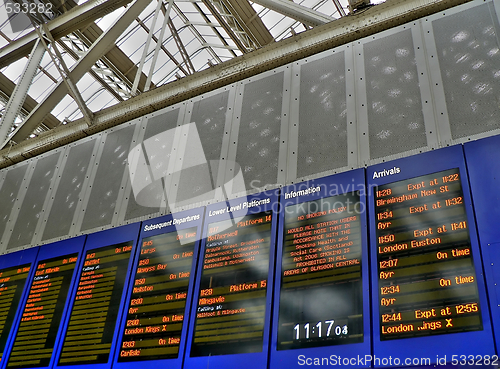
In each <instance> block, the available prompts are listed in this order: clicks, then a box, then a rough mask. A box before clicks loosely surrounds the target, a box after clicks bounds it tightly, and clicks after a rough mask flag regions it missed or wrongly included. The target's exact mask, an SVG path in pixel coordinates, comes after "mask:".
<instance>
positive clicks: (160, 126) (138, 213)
mask: <svg viewBox="0 0 500 369" xmlns="http://www.w3.org/2000/svg"><path fill="white" fill-rule="evenodd" d="M178 117H179V109H175V110H172V111H168V112H166V113H161V114H158V115H156V116H152V117H150V118H149V119H148V122H147V125H146V131H145V133H144V140H147V139H148V138H151V137H153V136H156V135H157V134H159V133H162V132H164V131H167V130H169V129H173V128H175V127H176V126H177V119H178ZM144 191H150V193H151V194H150V196H151V197H157V198H158V202H160V201H161V199H162V198H163V197H164V195H163V193H164V189H163V186H162V183H160V182H156V183H155V184H154V185H152V186H148V187H147V188H146V189H144ZM159 210H160V206H159V205H158V207H155V208H153V207H146V206H141V205H139V204H138V203H137V202H136V201H135V198H134V193H133V192H132V190H130V194H129V200H128V204H127V210H126V212H125V220H129V219H135V218H139V217H145V216H147V215H150V214H156V213H158V211H159Z"/></svg>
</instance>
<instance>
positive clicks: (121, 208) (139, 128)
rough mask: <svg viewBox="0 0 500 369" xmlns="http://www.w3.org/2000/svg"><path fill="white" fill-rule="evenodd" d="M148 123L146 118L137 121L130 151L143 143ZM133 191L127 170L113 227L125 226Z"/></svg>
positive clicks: (117, 203) (124, 173)
mask: <svg viewBox="0 0 500 369" xmlns="http://www.w3.org/2000/svg"><path fill="white" fill-rule="evenodd" d="M146 123H147V119H145V117H140V118H139V119H138V120H137V123H136V127H135V130H134V135H133V136H132V142H131V144H130V150H132V148H133V147H135V146H136V145H137V144H138V142H140V143H142V140H143V139H144V133H145V132H146ZM129 152H130V151H129ZM127 162H128V158H127ZM131 191H132V182H131V181H130V173H129V170H128V169H127V168H126V169H125V171H124V172H123V178H122V184H121V186H120V192H119V193H118V199H117V202H116V208H115V214H114V216H113V221H112V224H113V225H115V223H116V224H117V225H121V224H125V215H126V213H127V207H128V202H129V201H131V199H130V198H129V197H127V196H128V194H130V193H131ZM132 200H133V199H132Z"/></svg>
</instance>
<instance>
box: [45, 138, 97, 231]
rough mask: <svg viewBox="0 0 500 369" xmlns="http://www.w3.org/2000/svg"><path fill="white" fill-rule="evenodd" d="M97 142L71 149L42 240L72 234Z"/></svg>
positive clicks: (88, 142)
mask: <svg viewBox="0 0 500 369" xmlns="http://www.w3.org/2000/svg"><path fill="white" fill-rule="evenodd" d="M94 145H95V140H91V141H87V142H84V143H82V144H78V145H76V146H73V147H71V148H70V149H69V153H68V158H67V161H66V165H65V166H64V169H63V171H62V173H61V180H60V182H59V186H58V187H57V192H56V194H55V196H54V199H53V200H52V208H51V211H50V214H49V216H48V219H47V224H46V226H45V231H44V233H43V237H42V240H50V239H53V238H57V237H63V236H66V235H68V234H69V233H70V228H71V225H72V222H73V218H74V215H75V210H76V208H77V205H78V202H79V201H81V199H82V198H83V197H82V196H83V191H84V190H85V189H84V188H83V183H84V181H85V176H86V174H87V170H88V168H89V165H90V159H91V157H92V150H93V148H94Z"/></svg>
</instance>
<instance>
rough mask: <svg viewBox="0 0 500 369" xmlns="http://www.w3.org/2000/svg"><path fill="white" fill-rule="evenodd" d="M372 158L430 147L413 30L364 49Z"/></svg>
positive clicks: (391, 36)
mask: <svg viewBox="0 0 500 369" xmlns="http://www.w3.org/2000/svg"><path fill="white" fill-rule="evenodd" d="M363 52H364V58H365V59H364V60H365V77H366V95H367V104H368V106H367V108H368V127H369V140H370V158H371V159H376V158H382V157H384V156H388V155H394V154H398V153H401V152H405V151H408V150H413V149H418V148H421V147H425V146H427V137H426V134H425V125H424V115H423V111H422V101H421V95H420V87H419V83H418V72H417V66H416V59H415V51H414V47H413V39H412V35H411V30H409V29H408V30H404V31H400V32H398V33H395V34H392V35H389V36H386V37H383V38H380V39H376V40H373V41H370V42H368V43H366V44H365V45H364V47H363Z"/></svg>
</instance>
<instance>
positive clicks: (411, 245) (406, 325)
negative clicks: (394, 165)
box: [374, 168, 483, 341]
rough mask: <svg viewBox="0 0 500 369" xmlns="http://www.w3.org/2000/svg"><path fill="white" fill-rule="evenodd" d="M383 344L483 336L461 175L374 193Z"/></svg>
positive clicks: (402, 184) (392, 185)
mask: <svg viewBox="0 0 500 369" xmlns="http://www.w3.org/2000/svg"><path fill="white" fill-rule="evenodd" d="M374 199H375V217H376V220H375V221H376V246H377V249H376V252H377V262H378V264H377V268H378V287H379V291H378V297H379V300H378V301H377V303H378V304H379V312H380V315H379V316H378V317H377V319H378V320H379V324H380V340H382V341H383V340H391V339H400V338H410V337H421V336H429V335H436V334H443V333H454V332H466V331H479V330H482V329H483V323H482V318H481V304H480V302H479V293H478V286H477V276H476V272H475V268H474V263H473V258H472V249H471V240H470V235H469V221H470V220H469V219H468V218H467V214H466V208H465V201H464V194H463V190H462V185H461V178H460V171H459V169H458V168H455V169H449V170H445V171H440V172H436V173H433V174H428V175H423V176H419V177H414V178H411V179H408V180H403V181H397V182H393V183H389V184H385V185H381V186H378V188H375V189H374Z"/></svg>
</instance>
